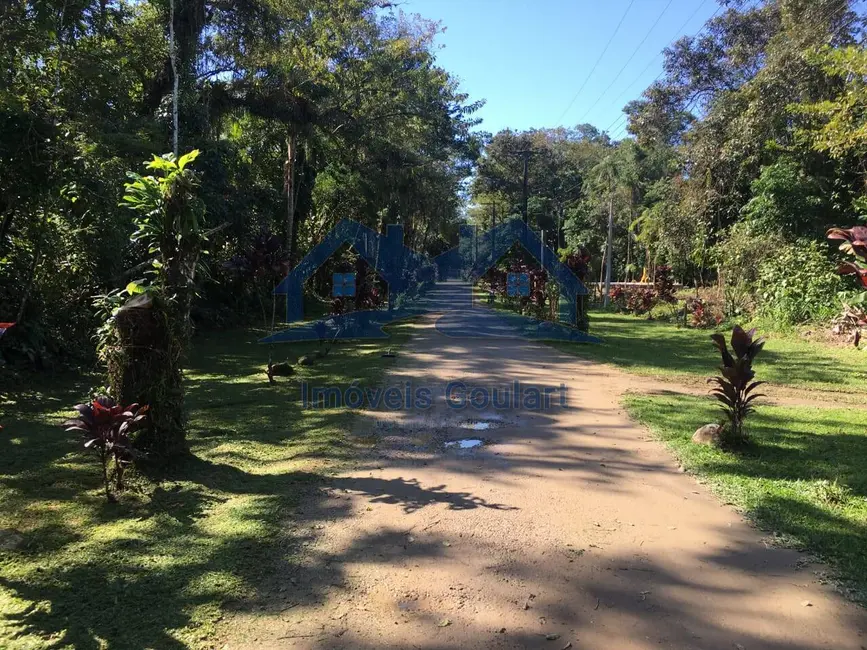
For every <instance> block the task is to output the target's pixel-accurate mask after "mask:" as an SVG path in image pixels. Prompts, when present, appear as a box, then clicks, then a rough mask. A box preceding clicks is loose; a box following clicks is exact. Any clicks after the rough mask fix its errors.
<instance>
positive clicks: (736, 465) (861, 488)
mask: <svg viewBox="0 0 867 650" xmlns="http://www.w3.org/2000/svg"><path fill="white" fill-rule="evenodd" d="M769 345H770V343H769ZM757 365H758V364H757ZM759 376H761V374H759ZM625 405H626V407H627V409H628V410H629V412H630V414H631V415H632V416H633V417H635V418H636V419H637V420H639V421H640V422H642V423H644V424H646V425H647V426H648V427H650V429H651V431H653V433H654V434H656V435H657V436H658V437H659V438H660V439H661V440H663V441H664V442H665V443H666V444H667V445H668V447H669V448H670V449H671V450H672V452H673V453H674V455H675V456H676V457H677V459H678V460H679V461H680V462H681V464H682V465H683V467H684V468H685V469H686V470H687V471H688V472H690V473H692V474H695V475H696V477H697V478H698V479H699V480H700V481H703V482H706V483H707V484H708V485H709V486H710V487H711V488H712V490H713V491H714V492H715V493H716V494H717V495H718V496H719V498H720V499H721V500H723V501H724V502H726V503H730V504H732V505H734V506H735V507H737V508H738V509H739V510H741V511H743V512H744V513H745V514H746V515H747V516H748V517H749V518H750V519H752V520H753V521H754V522H755V523H756V524H757V525H758V526H759V527H760V528H762V529H763V530H766V531H768V532H770V533H772V534H773V536H774V539H776V540H777V541H778V542H779V543H781V544H785V545H787V546H791V547H794V548H798V549H801V550H804V551H807V552H808V553H810V554H812V555H814V556H818V557H819V558H821V559H823V560H825V561H826V562H828V563H829V565H830V567H831V568H832V570H833V571H834V577H835V578H837V579H838V580H841V581H842V582H843V583H844V584H846V585H848V586H849V587H851V588H852V590H853V591H852V595H853V596H854V597H855V598H856V599H857V600H859V601H860V602H861V603H862V604H867V476H865V473H864V471H863V470H864V466H865V463H867V409H852V408H835V407H822V408H814V407H789V406H785V407H782V406H759V407H757V408H756V411H755V413H753V414H751V415H750V417H749V419H748V420H747V424H746V426H747V429H748V431H749V435H750V440H751V442H750V443H749V444H748V445H747V446H746V447H745V448H744V449H741V450H740V451H739V452H738V453H732V452H727V451H723V450H721V449H718V448H716V447H714V446H708V445H697V444H695V443H693V442H692V441H691V436H692V433H693V431H695V430H696V429H697V428H698V427H700V426H702V425H704V424H707V423H708V422H716V421H718V420H719V418H720V412H719V409H718V408H717V406H716V404H715V401H714V400H711V399H709V398H703V397H695V396H686V395H676V396H649V395H631V396H629V397H628V398H627V399H626V400H625Z"/></svg>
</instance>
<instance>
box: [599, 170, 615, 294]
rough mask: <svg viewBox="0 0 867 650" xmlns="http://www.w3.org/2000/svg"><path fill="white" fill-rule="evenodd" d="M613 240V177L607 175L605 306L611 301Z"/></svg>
mask: <svg viewBox="0 0 867 650" xmlns="http://www.w3.org/2000/svg"><path fill="white" fill-rule="evenodd" d="M613 240H614V179H613V178H611V176H609V177H608V244H607V246H606V251H605V258H606V266H605V297H604V298H603V302H602V304H603V305H604V306H605V307H607V306H608V303H609V302H611V261H612V252H611V249H612V246H613Z"/></svg>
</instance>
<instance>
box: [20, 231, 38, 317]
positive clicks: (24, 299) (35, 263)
mask: <svg viewBox="0 0 867 650" xmlns="http://www.w3.org/2000/svg"><path fill="white" fill-rule="evenodd" d="M41 258H42V238H41V237H40V238H39V241H38V242H37V243H36V249H35V250H34V251H33V262H32V263H31V264H30V272H29V273H28V275H27V286H26V287H25V288H24V293H23V294H22V296H21V304H20V306H19V307H18V316H17V318H16V319H15V322H16V323H21V322H23V321H24V313H25V312H26V311H27V302H28V301H29V300H30V293H31V292H32V291H33V285H34V283H35V282H36V269H37V268H38V267H39V260H40V259H41Z"/></svg>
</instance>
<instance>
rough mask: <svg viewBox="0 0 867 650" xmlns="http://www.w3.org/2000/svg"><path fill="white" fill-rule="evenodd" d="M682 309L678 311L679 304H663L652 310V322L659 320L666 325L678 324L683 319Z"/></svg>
mask: <svg viewBox="0 0 867 650" xmlns="http://www.w3.org/2000/svg"><path fill="white" fill-rule="evenodd" d="M682 309H683V308H680V309H678V306H677V304H671V303H668V302H663V303H660V304H658V305H656V306H655V307H654V308H653V309H651V310H650V314H649V316H650V319H651V320H658V321H662V322H664V323H676V322H678V321H679V320H680V319H681V315H680V314H681V312H682Z"/></svg>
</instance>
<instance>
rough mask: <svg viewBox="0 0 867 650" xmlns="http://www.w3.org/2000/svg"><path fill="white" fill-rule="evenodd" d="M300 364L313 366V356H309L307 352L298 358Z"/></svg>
mask: <svg viewBox="0 0 867 650" xmlns="http://www.w3.org/2000/svg"><path fill="white" fill-rule="evenodd" d="M298 365H299V366H312V365H313V357H308V356H307V355H306V354H305V355H304V356H303V357H300V358H299V359H298Z"/></svg>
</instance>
